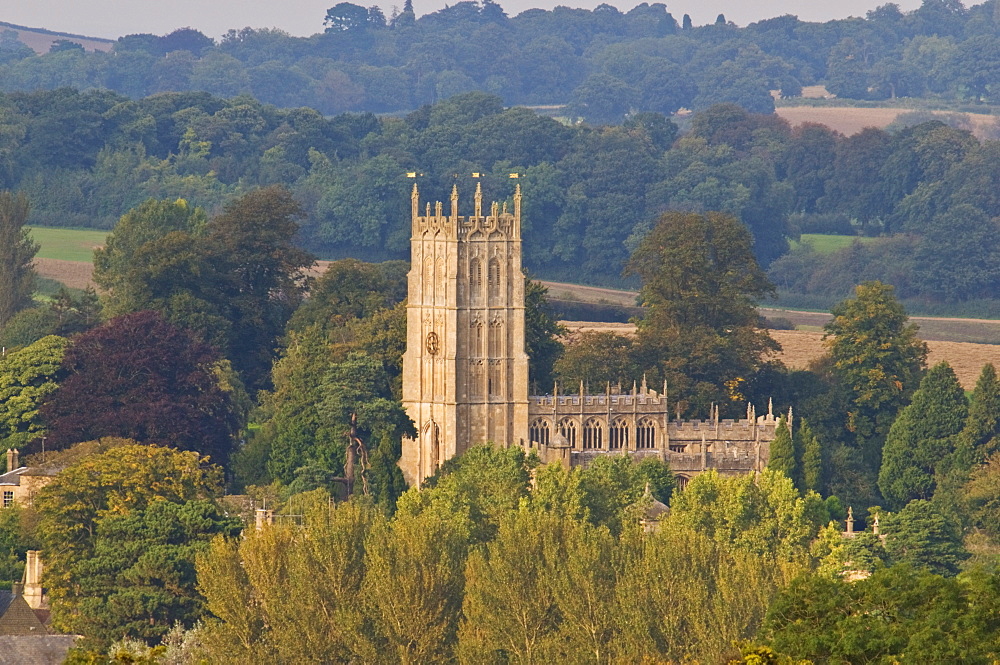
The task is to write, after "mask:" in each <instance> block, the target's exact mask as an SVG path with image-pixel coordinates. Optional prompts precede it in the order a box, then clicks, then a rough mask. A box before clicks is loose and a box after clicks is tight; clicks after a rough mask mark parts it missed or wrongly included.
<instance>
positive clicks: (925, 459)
mask: <svg viewBox="0 0 1000 665" xmlns="http://www.w3.org/2000/svg"><path fill="white" fill-rule="evenodd" d="M968 411H969V407H968V403H967V402H966V399H965V391H964V390H962V386H961V384H959V382H958V378H957V377H956V376H955V371H954V370H953V369H952V368H951V365H949V364H948V363H946V362H942V363H938V364H937V365H935V366H934V367H932V368H931V369H930V371H928V372H927V376H925V377H924V380H923V381H921V382H920V388H918V389H917V392H915V393H914V394H913V401H912V402H911V403H910V405H909V406H907V407H906V408H904V409H903V410H902V411H901V412H900V414H899V418H897V419H896V422H894V423H893V424H892V428H891V429H890V430H889V436H888V437H887V438H886V442H885V448H884V450H883V455H882V469H881V470H880V471H879V478H878V486H879V489H880V490H881V491H882V495H883V496H884V497H885V498H886V500H887V501H889V503H890V504H891V505H892V506H894V507H897V508H902V507H903V506H905V505H906V504H907V503H908V502H909V501H910V500H912V499H928V498H930V497H931V495H932V494H933V492H934V487H935V481H934V473H935V471H936V469H937V466H938V464H939V463H940V462H941V461H942V460H944V459H945V458H947V457H948V456H949V455H950V454H951V453H952V451H953V450H954V448H955V440H956V438H957V437H956V435H957V434H958V433H959V432H961V431H962V427H963V426H964V424H965V418H966V416H967V415H968Z"/></svg>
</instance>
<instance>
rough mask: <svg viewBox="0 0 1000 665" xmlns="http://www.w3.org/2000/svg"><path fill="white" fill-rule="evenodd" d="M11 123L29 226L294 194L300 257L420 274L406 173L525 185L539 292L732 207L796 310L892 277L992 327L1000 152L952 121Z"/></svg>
mask: <svg viewBox="0 0 1000 665" xmlns="http://www.w3.org/2000/svg"><path fill="white" fill-rule="evenodd" d="M0 109H3V110H4V124H3V125H0V131H2V132H4V133H5V135H6V136H7V137H9V139H10V140H9V141H6V142H5V143H4V147H3V149H2V150H0V182H2V184H3V185H4V186H6V187H8V188H16V189H19V190H20V191H22V192H24V193H25V194H26V195H27V196H28V198H29V200H30V201H31V204H32V209H31V210H32V211H31V217H30V220H29V221H30V222H31V223H33V224H41V225H63V226H76V227H97V228H110V227H111V226H112V225H113V224H114V223H115V222H116V221H117V219H118V218H119V217H120V216H121V215H123V214H124V213H126V212H127V211H128V210H130V209H132V208H133V207H135V206H137V205H138V204H140V203H141V202H142V201H144V200H146V199H148V198H150V197H153V198H161V199H166V198H183V199H185V200H187V201H189V202H190V203H192V204H194V205H196V206H200V207H202V208H205V209H206V210H208V211H210V212H218V211H221V210H222V209H223V207H224V206H225V205H226V203H228V202H230V201H232V200H234V199H235V198H237V197H239V196H241V195H243V194H245V193H247V192H249V191H250V190H251V189H253V188H254V187H257V186H266V185H272V184H280V185H283V186H285V187H286V188H287V189H288V190H289V191H290V192H291V193H292V195H293V197H294V198H295V200H296V202H297V203H298V205H299V206H301V209H302V212H303V217H302V219H301V220H300V221H301V225H300V229H299V232H298V235H297V236H296V238H295V242H296V244H297V245H298V246H300V247H303V248H305V249H307V250H310V251H312V252H314V253H316V254H318V255H320V256H323V257H328V258H334V257H342V256H353V257H356V258H363V259H368V260H372V259H375V260H384V259H397V258H398V259H405V258H406V257H407V252H408V241H409V220H408V218H407V214H406V212H405V211H406V210H408V209H409V208H408V199H409V193H410V188H411V187H412V184H413V182H414V181H413V180H410V179H407V178H406V177H405V176H406V174H407V173H408V172H416V173H420V174H422V175H421V177H420V178H418V180H417V182H419V184H420V186H421V188H422V192H423V195H424V196H425V197H427V198H430V199H433V198H439V199H444V198H446V197H447V195H448V192H449V190H450V189H451V185H452V183H454V182H456V175H457V182H458V184H459V188H460V193H462V194H463V195H464V196H467V197H468V196H470V195H471V191H472V188H473V186H472V180H471V178H469V177H468V176H469V175H470V174H471V173H473V172H480V173H482V176H483V177H482V179H481V182H482V184H483V187H484V190H485V193H486V196H487V197H488V198H489V197H493V198H499V199H504V198H506V197H508V196H509V195H510V194H511V192H512V188H513V182H514V181H512V180H511V179H510V178H509V177H508V176H509V174H510V173H518V174H520V176H521V177H520V179H519V180H518V181H517V182H520V183H521V185H522V188H523V190H524V201H525V212H524V214H525V218H526V222H525V263H526V265H527V266H528V268H529V269H530V270H531V271H532V272H533V273H534V274H536V275H538V276H543V277H549V278H566V279H572V280H574V281H581V280H582V281H587V282H591V283H598V284H601V283H603V284H620V283H622V282H621V280H622V277H621V272H622V268H623V267H624V264H625V261H626V259H627V257H628V256H629V254H630V252H631V251H632V250H633V249H634V248H635V247H636V245H637V244H638V241H639V239H640V238H641V237H642V236H643V235H644V234H645V233H646V232H647V231H648V230H649V229H650V228H651V227H652V223H653V221H654V220H655V219H657V217H658V216H659V215H660V214H661V213H663V212H664V211H666V210H687V211H695V212H701V211H708V210H719V211H723V212H727V213H729V214H732V215H735V216H736V217H738V218H739V219H740V220H741V221H742V222H743V223H744V224H745V225H746V226H747V227H748V228H749V229H750V231H751V233H752V234H753V238H754V251H755V253H756V255H757V257H758V259H759V260H760V261H761V263H762V264H763V265H764V266H765V267H767V266H770V270H771V276H772V279H773V281H774V282H775V283H776V284H777V286H778V288H779V289H780V290H781V292H782V293H783V294H799V295H800V296H809V297H813V298H814V299H816V302H818V303H819V304H820V305H824V306H827V307H828V306H830V305H831V304H833V303H834V302H836V301H837V300H839V299H841V298H843V297H846V296H847V295H849V294H850V292H851V288H852V287H853V285H854V284H856V283H857V282H858V281H860V280H864V279H878V280H881V281H883V282H886V283H890V284H893V285H894V286H896V288H897V289H898V292H897V293H898V296H899V297H900V298H902V299H903V300H904V301H906V302H908V303H910V304H911V305H912V304H916V305H917V306H929V305H930V304H933V303H938V304H939V305H940V304H946V305H947V307H950V308H952V310H953V311H954V310H958V311H966V312H973V313H977V312H986V313H989V312H991V311H993V310H995V308H996V305H995V303H992V302H990V300H991V299H992V298H993V294H995V293H996V291H997V287H998V280H1000V276H998V275H997V274H996V270H995V268H994V266H995V265H997V264H998V261H997V257H996V254H997V251H998V248H997V244H996V237H997V232H996V226H997V222H996V219H997V218H998V217H1000V200H998V199H997V198H996V197H995V196H994V195H993V192H995V191H998V190H1000V184H998V183H1000V167H998V166H997V165H998V164H1000V160H998V159H996V154H997V153H998V150H1000V147H998V146H1000V143H998V142H996V141H991V140H982V141H981V140H979V139H976V138H975V137H973V136H972V135H971V134H970V133H969V132H968V131H967V130H964V129H960V128H955V127H950V126H948V125H946V124H944V123H942V122H940V121H930V122H923V123H919V124H917V125H914V126H911V127H906V128H902V129H899V130H898V131H883V130H875V129H869V130H866V131H864V132H862V133H860V134H857V135H854V136H851V137H844V136H841V135H839V134H837V133H835V132H832V131H830V130H828V129H826V128H825V127H822V126H819V125H805V126H802V127H798V128H796V129H791V128H790V127H789V126H788V125H787V124H786V123H785V122H784V121H782V120H781V119H779V118H777V117H776V116H773V115H754V114H750V113H748V112H746V111H745V110H743V109H741V108H740V107H738V106H734V105H717V106H713V107H710V108H708V109H705V110H704V111H701V112H699V113H696V114H695V115H694V116H693V118H691V119H690V122H689V123H687V125H688V128H687V130H686V131H685V132H683V133H681V132H679V130H678V127H677V126H676V125H675V124H674V122H673V121H672V120H671V119H668V118H666V117H664V116H662V115H659V114H645V113H643V114H636V115H634V116H630V118H629V119H628V120H627V121H626V122H625V123H624V124H623V125H618V126H601V127H591V126H589V125H573V126H567V125H564V124H562V123H560V122H558V121H556V120H553V119H551V118H548V117H546V116H543V115H538V114H537V113H535V112H533V111H530V110H528V109H525V108H507V109H505V108H504V107H503V104H502V102H501V100H500V98H498V97H494V96H491V95H487V94H485V93H468V94H465V95H459V96H457V97H454V98H452V99H449V100H447V101H444V102H440V103H438V104H436V105H433V106H427V107H424V108H422V109H420V110H418V111H415V112H413V113H410V114H408V115H406V116H405V117H402V118H377V117H375V116H373V115H369V114H361V115H355V114H344V115H339V116H335V117H332V118H326V117H323V116H322V115H320V114H319V113H317V112H316V111H313V110H310V109H305V108H302V109H292V110H281V109H277V108H274V107H271V106H267V105H263V104H261V103H259V102H257V101H255V100H253V99H251V98H249V97H237V98H233V99H229V100H226V99H221V98H217V97H212V96H210V95H208V94H206V93H165V94H160V95H156V96H152V97H147V98H145V99H142V100H138V101H129V100H127V99H125V98H122V97H120V96H117V95H114V94H112V93H108V92H96V91H94V92H87V93H78V92H74V91H72V90H68V89H62V90H57V91H53V92H35V93H12V94H7V95H4V96H2V97H0ZM956 228H960V229H962V232H961V233H955V232H954V230H955V229H956ZM800 232H820V233H841V234H844V233H846V234H865V235H869V236H877V237H878V238H877V240H876V241H875V242H873V243H868V244H865V245H863V246H862V245H858V246H856V247H854V248H851V249H848V250H843V251H841V252H840V253H838V254H835V255H833V256H820V255H818V254H815V253H811V252H810V251H809V248H808V247H799V248H797V249H796V250H795V251H794V252H792V253H790V254H789V253H788V250H789V240H790V239H794V238H796V237H797V235H798V233H800ZM631 283H632V284H634V282H631ZM962 308H964V310H963V309H962Z"/></svg>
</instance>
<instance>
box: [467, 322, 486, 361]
mask: <svg viewBox="0 0 1000 665" xmlns="http://www.w3.org/2000/svg"><path fill="white" fill-rule="evenodd" d="M485 341H486V340H484V339H483V322H482V321H478V320H477V321H473V322H472V339H471V342H472V348H470V349H469V355H470V356H472V357H473V358H482V357H483V355H484V352H485V344H484V342H485Z"/></svg>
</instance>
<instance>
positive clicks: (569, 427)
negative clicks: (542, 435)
mask: <svg viewBox="0 0 1000 665" xmlns="http://www.w3.org/2000/svg"><path fill="white" fill-rule="evenodd" d="M558 429H559V434H560V435H561V436H562V437H563V438H564V439H566V443H567V444H569V446H570V447H572V448H576V422H574V421H573V420H572V419H571V418H563V419H562V420H560V421H559V428H558Z"/></svg>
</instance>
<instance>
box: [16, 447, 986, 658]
mask: <svg viewBox="0 0 1000 665" xmlns="http://www.w3.org/2000/svg"><path fill="white" fill-rule="evenodd" d="M71 452H72V453H74V454H75V455H76V458H75V461H71V462H70V464H69V466H67V468H66V470H65V471H63V472H62V473H61V474H60V475H59V476H58V477H57V478H56V479H55V480H54V481H53V483H52V484H51V485H50V486H48V487H47V488H46V489H45V490H44V491H43V492H42V493H41V494H40V495H39V498H38V502H37V504H36V505H37V511H38V527H37V537H39V538H41V540H42V542H43V543H45V544H46V545H47V546H48V547H53V548H54V549H55V550H56V552H57V553H54V554H53V555H52V556H51V557H50V558H49V559H47V566H48V568H47V571H48V572H47V576H48V577H47V584H48V585H49V587H50V590H51V593H52V596H53V601H54V620H55V621H56V622H57V624H58V625H59V626H60V627H61V628H63V629H65V630H70V631H74V632H79V633H83V634H84V635H86V636H87V640H86V641H85V642H84V643H82V645H81V646H82V647H83V648H82V649H81V650H80V651H79V652H78V653H77V654H76V655H75V656H74V657H75V658H77V659H78V661H73V662H92V661H88V660H87V659H88V658H89V659H92V658H100V656H99V655H98V654H99V653H100V652H106V651H105V650H106V649H107V648H108V646H109V645H110V644H111V642H113V641H115V640H121V636H122V635H123V634H125V635H127V636H129V637H130V638H131V639H132V640H133V641H131V642H128V641H126V642H121V641H119V642H118V643H117V644H116V646H115V647H114V648H113V653H117V654H119V657H120V658H123V657H126V656H128V657H129V658H132V659H133V660H132V662H149V663H162V662H175V663H176V662H180V663H194V662H202V661H204V660H206V659H207V660H210V661H211V662H220V663H228V662H232V663H242V662H248V661H254V662H258V661H263V660H267V661H281V662H285V661H295V662H298V661H302V662H329V661H341V660H351V659H369V660H375V661H378V662H393V663H396V662H399V663H407V662H439V661H445V660H455V659H457V660H459V661H462V662H477V663H479V662H509V661H510V660H519V661H523V662H550V661H552V660H572V661H573V662H594V663H599V662H614V661H616V660H621V659H624V660H629V661H633V660H684V659H688V660H697V661H702V662H725V661H726V660H727V659H730V658H733V659H735V658H739V655H740V651H742V652H743V654H744V655H745V656H746V658H747V660H746V662H761V661H754V660H751V659H750V657H751V656H752V654H754V653H757V654H761V655H763V654H768V653H771V652H770V651H769V650H768V648H766V647H754V646H751V645H752V644H753V643H756V644H768V645H770V646H772V647H773V648H774V649H776V650H777V651H778V652H781V653H784V654H787V655H788V656H792V657H794V658H805V659H813V660H821V659H823V658H834V657H839V658H844V659H848V660H850V659H856V658H857V659H863V658H870V657H873V656H872V654H880V656H885V655H886V654H888V655H889V656H892V657H897V658H903V657H908V654H909V655H911V654H913V653H920V654H935V657H938V658H940V659H942V660H946V661H952V660H961V661H962V662H971V663H980V662H983V663H986V662H989V659H990V658H993V657H995V655H996V653H997V649H998V648H1000V644H998V643H997V641H996V630H997V624H996V621H997V619H996V613H995V606H996V594H995V590H996V587H997V584H998V583H1000V582H998V579H997V576H996V574H995V573H994V574H991V573H990V572H989V571H988V570H984V569H982V568H979V567H977V566H975V565H973V566H971V567H970V566H968V565H963V566H960V565H959V564H960V563H961V559H962V558H964V557H965V556H967V553H965V554H963V552H964V550H962V548H961V545H960V544H959V541H958V540H957V533H956V532H955V530H951V531H949V530H948V529H944V530H942V529H940V528H939V527H936V526H935V524H937V522H939V521H940V519H941V516H940V514H939V513H937V512H935V511H934V510H932V509H930V504H928V502H915V503H913V504H911V505H909V506H907V508H905V509H904V510H902V511H900V512H899V513H896V514H884V516H883V517H884V518H883V524H882V534H883V537H882V539H881V540H880V538H879V537H877V536H875V535H873V534H872V533H871V532H867V533H859V534H857V535H855V536H854V537H853V538H845V537H844V536H842V535H841V533H840V531H841V527H840V526H839V525H838V523H836V522H831V523H830V524H829V525H827V526H824V524H826V523H827V520H829V517H830V513H829V511H828V507H829V506H830V502H829V501H828V502H826V503H824V502H823V501H822V500H821V499H820V498H819V496H818V495H817V494H816V493H814V492H806V493H800V492H798V491H797V490H796V489H795V488H794V486H793V484H792V482H791V480H790V479H789V478H787V477H785V476H784V475H783V474H781V473H778V472H773V471H766V472H764V473H763V474H761V475H760V476H759V477H757V478H753V477H751V476H742V477H732V478H725V477H721V476H719V475H717V474H716V473H714V472H708V473H705V474H702V475H700V476H698V477H697V478H695V479H693V480H692V481H691V482H690V484H689V485H688V488H687V489H686V490H685V491H684V492H674V493H673V495H672V498H669V500H670V501H671V510H670V512H669V513H656V512H650V508H651V507H652V501H654V500H655V498H657V497H659V498H664V499H667V498H668V496H670V492H671V489H672V487H673V485H672V477H671V476H670V474H669V472H668V471H666V468H665V467H664V466H663V465H662V464H661V463H660V462H658V461H654V460H648V459H647V460H646V461H644V462H642V463H641V464H638V465H637V464H635V463H633V462H632V461H630V460H629V459H628V458H627V457H623V456H617V457H604V458H601V459H600V460H598V461H596V462H595V463H594V464H593V465H592V466H590V467H588V468H587V469H575V470H573V471H568V470H565V469H563V468H561V467H559V466H550V467H536V466H535V463H534V462H532V460H531V459H530V458H526V457H525V456H524V453H523V452H522V451H521V450H519V449H508V450H500V449H496V448H491V447H478V448H474V449H472V450H471V451H470V452H468V453H467V454H466V455H464V456H462V457H460V458H457V459H455V460H452V461H451V462H449V463H448V464H447V465H446V467H445V468H444V469H443V470H442V471H441V472H440V473H439V474H438V476H437V477H436V478H435V479H433V480H432V482H431V483H430V484H429V487H427V488H424V489H423V490H421V491H419V492H418V491H416V490H411V491H409V492H407V493H406V494H404V495H403V496H402V497H401V498H400V500H399V502H398V510H397V511H396V512H395V514H394V515H390V514H387V513H386V512H384V511H383V510H379V509H377V508H375V507H374V506H372V505H371V504H370V503H369V502H367V501H365V500H358V499H355V500H352V501H349V502H346V503H342V504H339V505H336V506H334V505H333V504H332V503H331V502H330V497H329V494H327V493H326V492H325V491H324V490H314V491H311V492H306V493H303V494H299V495H297V496H295V497H293V498H292V499H291V500H290V501H289V502H288V503H287V504H285V505H284V507H281V506H280V504H279V511H278V512H279V515H278V516H277V518H276V521H275V523H274V524H273V525H265V526H264V527H263V528H262V529H257V530H253V529H248V530H246V531H245V532H244V533H243V534H242V536H241V537H238V538H234V536H235V535H236V530H237V528H238V527H237V523H236V522H235V521H234V520H232V519H231V518H226V517H222V515H221V514H220V511H219V508H218V505H217V503H216V499H215V497H216V496H217V492H218V488H219V484H218V483H219V480H220V472H219V469H218V468H217V467H214V466H211V465H206V463H205V462H206V461H205V460H204V459H199V458H198V456H197V455H194V454H191V453H180V452H176V451H171V450H169V449H164V448H159V447H155V446H152V447H150V446H136V445H133V444H132V443H130V442H128V441H123V440H103V441H100V442H92V443H88V444H84V445H83V446H81V449H80V450H78V451H71ZM65 454H66V453H64V455H65ZM125 469H128V476H129V477H128V479H127V482H122V481H121V480H120V478H121V474H122V473H123V471H124V470H125ZM81 497H84V498H85V499H86V500H85V501H83V502H81V501H80V500H79V499H80V498H81ZM654 514H655V515H656V517H655V518H651V517H650V516H652V515H654ZM650 519H653V520H654V521H653V522H650V521H649V520H650ZM643 520H645V522H644V523H645V525H646V530H645V531H646V532H645V533H644V532H643V528H642V526H641V523H643ZM650 527H652V528H650ZM949 548H951V549H950V550H949ZM949 552H951V555H950V556H951V558H949ZM956 555H957V556H956ZM960 567H964V568H966V570H965V571H964V572H961V573H959V575H958V576H957V577H955V574H956V573H958V572H959V570H960ZM868 570H872V571H874V574H872V575H871V577H870V578H868V579H865V580H863V581H860V582H857V581H853V582H852V581H849V580H850V579H851V576H858V575H859V574H861V575H862V576H865V575H866V573H865V571H868ZM651 580H655V582H652V583H651ZM876 610H877V611H876ZM871 612H875V614H876V617H872V616H869V615H870V613H871ZM199 619H200V620H201V621H200V622H199ZM873 620H875V621H877V627H875V628H876V629H875V630H873V627H874V626H873V625H872V624H871V621H873ZM175 622H177V623H175ZM956 637H960V640H956ZM137 639H138V640H139V641H135V640H137ZM161 640H162V643H163V646H158V647H156V648H155V649H150V648H149V647H148V646H146V644H156V643H157V642H159V641H161ZM741 645H744V646H742V648H741ZM101 662H103V661H101ZM739 662H743V661H742V660H740V661H739ZM765 662H771V661H765Z"/></svg>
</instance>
